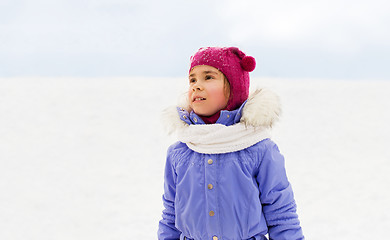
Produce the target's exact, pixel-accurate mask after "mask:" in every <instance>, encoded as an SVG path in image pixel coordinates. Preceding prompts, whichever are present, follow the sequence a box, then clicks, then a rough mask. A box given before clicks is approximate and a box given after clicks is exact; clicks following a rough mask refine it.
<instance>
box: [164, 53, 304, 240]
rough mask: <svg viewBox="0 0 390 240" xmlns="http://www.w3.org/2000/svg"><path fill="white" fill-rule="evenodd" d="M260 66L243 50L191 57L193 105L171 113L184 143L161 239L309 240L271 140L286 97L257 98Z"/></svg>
mask: <svg viewBox="0 0 390 240" xmlns="http://www.w3.org/2000/svg"><path fill="white" fill-rule="evenodd" d="M255 65H256V62H255V59H254V58H253V57H250V56H246V55H245V54H244V53H243V52H242V51H240V50H239V49H238V48H235V47H229V48H217V47H209V48H201V49H200V50H199V51H198V52H196V53H195V54H194V56H192V57H191V67H190V70H189V89H188V99H187V100H188V103H187V106H182V107H178V108H175V109H174V112H173V113H172V112H171V113H170V114H168V113H167V115H169V116H170V117H169V118H170V120H169V121H170V124H171V127H172V128H171V132H172V131H176V132H177V133H178V136H179V140H180V141H179V142H177V143H175V144H173V145H172V146H170V147H169V149H168V153H167V160H166V167H165V177H164V195H163V203H164V207H165V209H164V210H163V214H162V220H161V221H160V223H159V229H158V239H160V240H168V239H170V240H172V239H180V240H183V239H194V240H222V239H223V240H243V239H262V240H264V239H267V238H266V237H265V235H266V234H267V233H268V236H269V239H288V240H295V239H304V237H303V235H302V230H301V227H300V223H299V220H298V216H297V214H296V205H295V201H294V196H293V191H292V189H291V185H290V183H289V182H288V179H287V176H286V172H285V168H284V158H283V156H282V155H281V153H280V152H279V149H278V147H277V145H276V144H275V143H274V142H272V141H271V140H270V138H269V137H270V136H269V132H268V130H269V129H270V128H271V127H272V124H273V123H274V122H275V121H276V120H277V119H278V115H279V113H280V106H279V99H278V97H277V96H275V95H274V94H273V93H271V92H268V91H266V90H264V89H263V90H261V89H260V90H257V91H255V92H254V93H253V94H251V96H249V73H248V72H251V71H253V70H254V68H255ZM248 97H249V98H248Z"/></svg>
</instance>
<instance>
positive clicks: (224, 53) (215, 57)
mask: <svg viewBox="0 0 390 240" xmlns="http://www.w3.org/2000/svg"><path fill="white" fill-rule="evenodd" d="M198 65H208V66H211V67H215V68H217V69H218V70H219V71H221V72H222V73H223V74H224V75H225V76H226V78H227V80H228V81H229V83H230V98H229V101H228V105H227V110H234V109H236V108H238V107H239V106H240V105H241V104H243V103H244V102H245V100H246V99H247V98H248V95H249V72H252V71H253V70H254V69H255V67H256V61H255V59H254V58H253V57H250V56H246V55H245V53H243V52H242V51H241V50H240V49H238V48H236V47H207V48H200V49H199V50H198V51H197V52H196V53H195V54H194V55H193V56H192V57H191V67H190V72H191V70H192V68H194V67H195V66H198Z"/></svg>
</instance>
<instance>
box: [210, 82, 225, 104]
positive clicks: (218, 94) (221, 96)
mask: <svg viewBox="0 0 390 240" xmlns="http://www.w3.org/2000/svg"><path fill="white" fill-rule="evenodd" d="M209 94H211V95H212V96H213V98H214V99H215V100H216V101H218V102H225V101H227V97H226V90H225V88H224V86H223V85H218V86H213V87H212V88H210V89H209Z"/></svg>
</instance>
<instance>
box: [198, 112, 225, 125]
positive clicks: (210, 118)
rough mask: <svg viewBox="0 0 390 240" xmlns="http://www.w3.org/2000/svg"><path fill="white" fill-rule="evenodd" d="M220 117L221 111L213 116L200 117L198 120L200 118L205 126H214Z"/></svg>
mask: <svg viewBox="0 0 390 240" xmlns="http://www.w3.org/2000/svg"><path fill="white" fill-rule="evenodd" d="M220 115H221V111H218V112H216V113H215V114H214V115H211V116H208V117H205V116H200V118H202V120H203V122H204V123H206V124H214V123H216V122H217V120H218V118H219V116H220Z"/></svg>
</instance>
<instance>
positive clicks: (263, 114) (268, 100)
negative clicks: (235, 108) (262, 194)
mask: <svg viewBox="0 0 390 240" xmlns="http://www.w3.org/2000/svg"><path fill="white" fill-rule="evenodd" d="M280 114H281V107H280V100H279V97H278V96H277V95H276V94H275V93H273V92H272V91H270V90H268V89H257V90H256V91H255V92H254V93H252V94H251V95H250V96H249V98H248V101H247V103H246V104H245V106H244V109H243V110H242V117H241V122H244V123H245V124H246V125H251V126H264V127H272V125H273V124H274V123H275V122H276V121H277V120H278V119H279V116H280Z"/></svg>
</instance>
